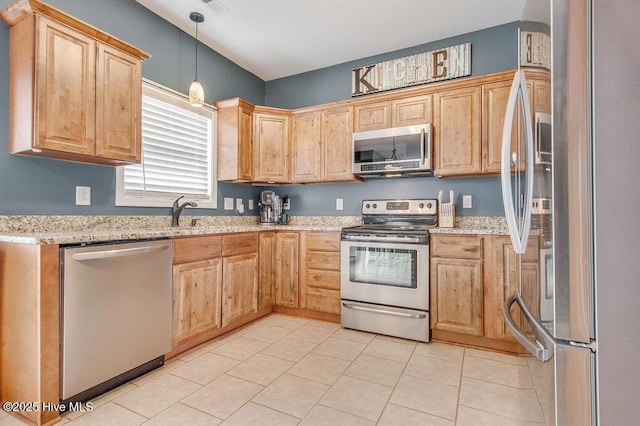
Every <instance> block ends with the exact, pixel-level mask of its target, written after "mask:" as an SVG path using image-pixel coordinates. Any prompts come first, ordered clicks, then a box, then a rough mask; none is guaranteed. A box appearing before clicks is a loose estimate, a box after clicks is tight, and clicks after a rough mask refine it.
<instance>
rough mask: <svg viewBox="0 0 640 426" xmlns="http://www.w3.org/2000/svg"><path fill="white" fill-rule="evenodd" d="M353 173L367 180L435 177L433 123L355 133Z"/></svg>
mask: <svg viewBox="0 0 640 426" xmlns="http://www.w3.org/2000/svg"><path fill="white" fill-rule="evenodd" d="M353 173H354V174H355V175H358V176H361V177H363V178H366V177H393V176H408V175H416V174H422V175H428V174H431V173H432V167H431V124H429V123H428V124H420V125H414V126H405V127H392V128H390V129H380V130H367V131H364V132H355V133H353Z"/></svg>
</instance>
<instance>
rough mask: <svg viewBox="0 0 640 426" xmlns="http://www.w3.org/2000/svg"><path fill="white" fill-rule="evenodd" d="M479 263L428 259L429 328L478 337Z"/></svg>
mask: <svg viewBox="0 0 640 426" xmlns="http://www.w3.org/2000/svg"><path fill="white" fill-rule="evenodd" d="M482 309H483V300H482V261H481V260H466V259H447V258H432V259H431V327H432V328H434V329H438V330H447V331H453V332H457V333H464V334H471V335H474V336H481V335H482V331H483V327H482V319H483V317H482Z"/></svg>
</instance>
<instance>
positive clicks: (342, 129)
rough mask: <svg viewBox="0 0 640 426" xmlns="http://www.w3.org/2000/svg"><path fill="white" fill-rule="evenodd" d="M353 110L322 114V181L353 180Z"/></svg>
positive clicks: (332, 110)
mask: <svg viewBox="0 0 640 426" xmlns="http://www.w3.org/2000/svg"><path fill="white" fill-rule="evenodd" d="M351 114H352V113H351V108H350V107H340V108H333V109H329V110H326V111H324V112H323V113H322V150H323V151H322V175H321V179H322V181H325V182H326V181H345V180H353V179H354V178H353V173H352V168H353V164H352V163H353V148H352V146H351V144H352V141H351V135H352V132H351Z"/></svg>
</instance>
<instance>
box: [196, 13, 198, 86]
mask: <svg viewBox="0 0 640 426" xmlns="http://www.w3.org/2000/svg"><path fill="white" fill-rule="evenodd" d="M197 79H198V23H197V22H196V80H197Z"/></svg>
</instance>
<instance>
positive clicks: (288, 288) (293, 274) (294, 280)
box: [275, 232, 298, 308]
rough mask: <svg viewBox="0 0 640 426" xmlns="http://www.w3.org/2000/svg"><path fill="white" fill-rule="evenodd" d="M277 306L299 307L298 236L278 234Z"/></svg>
mask: <svg viewBox="0 0 640 426" xmlns="http://www.w3.org/2000/svg"><path fill="white" fill-rule="evenodd" d="M275 267H276V271H275V272H276V274H275V276H276V305H280V306H286V307H289V308H297V307H298V234H297V233H295V232H278V233H277V234H276V257H275Z"/></svg>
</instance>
